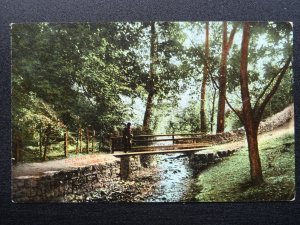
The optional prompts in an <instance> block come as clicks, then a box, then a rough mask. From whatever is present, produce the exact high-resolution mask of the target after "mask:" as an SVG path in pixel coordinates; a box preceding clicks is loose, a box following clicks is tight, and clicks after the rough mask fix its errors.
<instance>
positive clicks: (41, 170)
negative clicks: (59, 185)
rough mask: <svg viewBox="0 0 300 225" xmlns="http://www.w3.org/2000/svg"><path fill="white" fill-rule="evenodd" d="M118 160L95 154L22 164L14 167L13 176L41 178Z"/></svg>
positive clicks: (109, 156) (107, 155) (110, 156)
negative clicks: (45, 175)
mask: <svg viewBox="0 0 300 225" xmlns="http://www.w3.org/2000/svg"><path fill="white" fill-rule="evenodd" d="M118 160H119V159H118V158H116V157H114V156H112V155H109V154H100V153H98V154H96V153H94V154H89V155H77V156H73V157H70V158H67V159H60V160H52V161H48V162H37V163H22V164H18V165H13V166H12V176H13V177H18V176H40V175H43V174H47V173H52V172H54V171H65V170H69V169H72V168H79V167H85V166H89V165H95V164H106V163H113V162H115V161H118Z"/></svg>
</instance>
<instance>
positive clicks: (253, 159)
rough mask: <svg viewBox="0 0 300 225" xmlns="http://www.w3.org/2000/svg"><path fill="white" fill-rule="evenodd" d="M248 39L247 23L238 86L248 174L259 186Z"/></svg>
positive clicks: (260, 171) (260, 172)
mask: <svg viewBox="0 0 300 225" xmlns="http://www.w3.org/2000/svg"><path fill="white" fill-rule="evenodd" d="M249 39H250V26H249V23H245V24H244V29H243V39H242V50H241V65H240V84H241V95H242V101H243V109H242V111H243V123H244V127H245V130H246V136H247V142H248V150H249V159H250V174H251V180H252V183H253V184H260V183H262V182H263V175H262V168H261V161H260V157H259V151H258V142H257V131H258V125H259V122H257V121H256V120H255V116H254V112H253V110H252V106H251V99H250V94H249V88H248V73H247V65H248V47H249Z"/></svg>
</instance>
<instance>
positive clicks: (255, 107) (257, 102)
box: [254, 67, 283, 111]
mask: <svg viewBox="0 0 300 225" xmlns="http://www.w3.org/2000/svg"><path fill="white" fill-rule="evenodd" d="M282 70H283V67H282V68H280V69H279V70H278V72H277V73H276V74H275V75H274V76H273V77H272V79H271V80H270V81H269V83H268V84H267V85H266V86H265V88H264V90H263V91H262V92H261V93H260V95H259V96H258V98H257V100H256V102H255V105H254V111H256V110H257V107H258V104H259V101H260V99H261V98H262V97H263V96H264V95H265V93H266V91H267V90H268V89H269V87H270V86H271V84H272V83H273V81H274V80H275V78H276V77H277V75H278V74H279V73H280V72H281V71H282Z"/></svg>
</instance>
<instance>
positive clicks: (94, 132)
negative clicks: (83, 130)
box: [92, 130, 96, 152]
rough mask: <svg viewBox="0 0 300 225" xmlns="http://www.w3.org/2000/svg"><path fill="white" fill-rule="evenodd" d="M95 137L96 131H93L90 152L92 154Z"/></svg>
mask: <svg viewBox="0 0 300 225" xmlns="http://www.w3.org/2000/svg"><path fill="white" fill-rule="evenodd" d="M95 135H96V131H95V130H93V134H92V152H94V141H95V140H94V139H95Z"/></svg>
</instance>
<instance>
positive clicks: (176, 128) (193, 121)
mask: <svg viewBox="0 0 300 225" xmlns="http://www.w3.org/2000/svg"><path fill="white" fill-rule="evenodd" d="M199 111H200V106H199V104H197V102H196V101H191V102H190V103H189V105H188V106H187V107H186V108H184V109H182V110H181V111H179V112H177V113H176V114H175V116H174V118H173V119H172V120H170V122H169V124H168V127H167V132H168V133H181V132H186V133H191V132H199V130H200V127H199V124H200V117H199Z"/></svg>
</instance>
